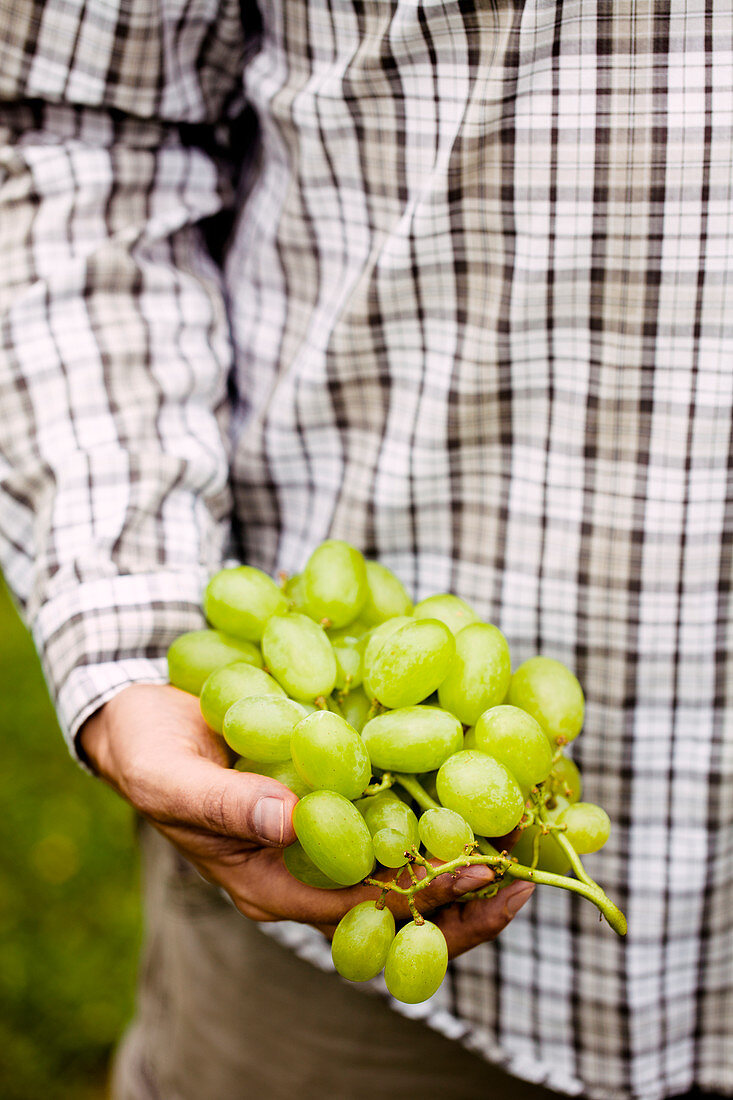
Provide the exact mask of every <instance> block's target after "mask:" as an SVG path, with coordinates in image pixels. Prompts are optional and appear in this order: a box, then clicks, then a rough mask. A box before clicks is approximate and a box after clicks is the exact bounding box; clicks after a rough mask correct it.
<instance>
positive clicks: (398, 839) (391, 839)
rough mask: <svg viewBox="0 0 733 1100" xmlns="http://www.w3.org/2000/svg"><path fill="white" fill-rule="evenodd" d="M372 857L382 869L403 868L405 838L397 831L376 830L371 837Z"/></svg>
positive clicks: (404, 862) (405, 859) (405, 847)
mask: <svg viewBox="0 0 733 1100" xmlns="http://www.w3.org/2000/svg"><path fill="white" fill-rule="evenodd" d="M372 844H373V845H374V855H375V856H376V857H377V862H378V863H381V864H382V866H383V867H391V868H396V867H404V866H405V864H406V863H407V856H406V855H405V852H406V851H408V848H407V845H406V844H405V838H404V836H403V834H402V833H401V832H400V831H399V829H377V831H376V833H374V835H373V837H372Z"/></svg>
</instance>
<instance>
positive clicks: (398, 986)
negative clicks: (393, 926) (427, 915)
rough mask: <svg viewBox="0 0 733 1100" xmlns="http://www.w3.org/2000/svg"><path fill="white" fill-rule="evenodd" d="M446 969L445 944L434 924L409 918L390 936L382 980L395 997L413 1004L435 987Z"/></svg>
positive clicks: (428, 994)
mask: <svg viewBox="0 0 733 1100" xmlns="http://www.w3.org/2000/svg"><path fill="white" fill-rule="evenodd" d="M447 969H448V945H447V944H446V942H445V936H444V935H443V933H442V932H441V931H440V929H439V928H438V926H437V924H432V923H431V922H430V921H427V920H426V921H423V923H422V924H416V923H415V922H414V921H410V923H409V924H406V925H405V926H404V928H401V929H400V931H399V932H398V933H397V935H396V936H395V938H394V939H393V940H392V943H391V945H390V948H389V951H388V953H387V961H386V962H385V964H384V980H385V983H386V985H387V989H388V990H389V991H390V993H391V994H392V996H393V997H394V998H395V999H396V1000H398V1001H402V1002H403V1004H408V1005H416V1004H419V1003H420V1002H421V1001H427V999H428V997H432V995H433V994H434V993H436V992H437V991H438V989H439V988H440V985H441V982H442V981H443V978H444V977H445V972H446V970H447Z"/></svg>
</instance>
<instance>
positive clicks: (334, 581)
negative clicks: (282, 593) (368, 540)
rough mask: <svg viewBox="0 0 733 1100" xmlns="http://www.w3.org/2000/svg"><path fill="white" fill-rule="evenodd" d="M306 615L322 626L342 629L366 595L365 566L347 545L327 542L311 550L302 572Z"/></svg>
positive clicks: (345, 543) (358, 555)
mask: <svg viewBox="0 0 733 1100" xmlns="http://www.w3.org/2000/svg"><path fill="white" fill-rule="evenodd" d="M303 592H304V593H305V599H306V607H307V611H308V614H309V615H310V616H311V618H313V619H315V620H316V622H319V623H322V625H323V626H333V627H340V626H346V624H347V623H350V622H352V620H353V619H355V618H356V616H357V615H358V614H359V612H360V611H361V609H362V607H363V606H364V603H365V602H366V598H367V595H368V589H367V575H366V563H365V561H364V558H363V557H362V556H361V554H360V553H359V551H358V550H356V549H355V548H354V547H353V546H349V544H348V542H341V541H339V540H338V539H327V540H326V542H322V543H321V545H320V546H319V547H318V548H317V549H316V550H314V551H313V553H312V554H311V556H310V557H309V558H308V561H307V563H306V566H305V569H304V570H303Z"/></svg>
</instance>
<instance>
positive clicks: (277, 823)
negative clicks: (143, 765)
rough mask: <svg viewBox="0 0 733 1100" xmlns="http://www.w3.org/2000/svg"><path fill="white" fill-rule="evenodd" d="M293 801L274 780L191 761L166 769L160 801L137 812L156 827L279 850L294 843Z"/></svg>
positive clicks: (151, 803) (294, 801) (195, 759)
mask: <svg viewBox="0 0 733 1100" xmlns="http://www.w3.org/2000/svg"><path fill="white" fill-rule="evenodd" d="M297 801H298V799H297V797H296V796H295V795H294V794H293V792H292V791H291V790H289V789H288V788H287V787H286V786H284V785H283V784H282V783H278V781H277V780H276V779H270V778H269V777H268V776H265V775H254V774H251V773H249V772H238V771H234V770H231V769H229V768H225V767H222V766H221V765H220V764H216V763H214V762H213V761H211V760H206V759H202V758H200V757H194V758H191V759H190V760H186V761H185V763H184V762H183V761H180V762H178V761H177V762H176V763H175V764H174V765H173V767H171V768H169V769H168V771H167V773H166V777H165V787H164V788H163V789H162V790H160V791H159V796H158V797H157V798H154V799H152V801H151V800H148V805H147V806H143V807H141V808H142V810H143V812H144V813H146V814H147V815H148V816H150V817H152V818H154V819H155V820H156V821H158V822H159V823H161V824H177V825H188V826H193V827H194V828H198V829H203V830H205V831H206V832H210V833H214V834H216V835H219V836H228V837H236V838H237V839H239V840H248V841H250V842H251V843H253V844H258V845H263V844H264V845H268V846H270V847H274V848H284V847H286V846H287V845H288V844H292V843H293V841H294V840H295V830H294V829H293V807H294V806H295V803H296V802H297Z"/></svg>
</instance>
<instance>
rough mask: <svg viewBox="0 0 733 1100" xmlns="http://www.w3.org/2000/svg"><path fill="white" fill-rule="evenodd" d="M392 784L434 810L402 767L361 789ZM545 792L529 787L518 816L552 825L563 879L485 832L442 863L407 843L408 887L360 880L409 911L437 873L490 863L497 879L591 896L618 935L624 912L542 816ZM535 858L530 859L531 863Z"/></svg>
mask: <svg viewBox="0 0 733 1100" xmlns="http://www.w3.org/2000/svg"><path fill="white" fill-rule="evenodd" d="M561 750H562V746H560V748H559V749H558V751H557V753H556V754H555V755H556V757H558V756H559V755H560V752H561ZM387 779H388V780H389V782H387V783H386V782H385V780H387ZM393 783H399V785H400V786H401V787H402V788H403V789H404V790H405V791H407V793H408V794H409V795H410V796H411V797H412V798H414V800H415V802H417V804H418V805H419V806H420V807H421V809H423V810H438V809H440V803H439V802H436V801H435V799H434V798H431V797H430V795H429V794H428V792H427V791H426V790H425V788H424V787H423V785H422V783H421V782H420V780H419V779H418V778H417V777H416V776H414V775H405V774H403V773H402V772H392V773H390V772H385V773H384V775H383V776H382V778H381V780H380V782H379V783H375V784H372V786H371V787H367V790H366V791H365V792H364V793H365V794H376V793H378V791H380V790H384V789H386V787H387V786H390V787H391V786H392V784H393ZM550 797H551V792H550V791H543V790H542V789H541V788H539V789H535V790H533V792H532V796H531V799H530V801H529V802H528V804H527V807H526V809H525V818H524V819H523V820H522V828H526V826H527V825H528V824H530V823H534V822H535V821H538V822H539V823H540V825H541V827H542V830H543V831H544V832H549V831H550V830H552V833H553V836H554V838H555V840H556V841H557V843H558V844H559V845H560V847H561V848H562V850H563V852H565V855H566V856H567V858H568V860H569V862H570V865H571V867H572V869H573V871H574V872H575V876H576V877H575V878H568V877H567V875H555V874H553V873H552V872H550V871H541V870H540V869H539V868H538V867H536V866H534V865H533V866H531V867H525V866H524V864H522V863H519V862H518V860H517V859H516V857H513V856H511V855H510V854H509V852H506V851H504V852H498V851H497V850H496V848H495V847H494V846H493V844H491V842H490V841H489V840H487V839H486V838H485V837H481V836H477V837H476V844H475V846H476V847H477V848H478V849H479V853H480V854H479V855H472V854H471V853H470V851H466V852H464V853H463V854H462V855H460V856H457V857H456V858H455V859H452V860H449V861H448V862H447V863H442V864H440V865H438V866H437V867H436V866H434V865H433V864H432V863H430V862H429V861H428V860H427V859H426V858H425V857H424V856H422V855H420V852H419V851H418V849H417V848H413V849H412V850H411V852H409V853H408V852H406V853H405V855H406V856H407V859H408V861H409V863H408V866H409V869H410V877H411V880H412V881H411V884H410V885H409V886H399V885H398V883H397V880H396V879H395V881H393V882H389V883H384V882H382V881H381V880H380V879H374V878H367V879H365V880H364V881H365V882H366V883H368V884H369V885H370V886H377V887H379V889H380V890H382V891H389V890H394V891H395V892H396V893H398V894H401V895H403V897H406V898H407V902H408V905H409V907H410V911H411V912H412V913H413V915H414V913H415V912H416V910H415V908H414V905H413V899H414V897H415V894H416V893H417V892H418V890H424V889H425V887H426V886H429V885H430V883H431V882H432V881H433V879H434V878H437V876H438V875H446V874H452V873H455V872H456V871H460V870H461V868H463V867H471V866H477V865H483V866H485V867H493V869H494V871H495V872H496V875H497V878H499V879H504V878H505V877H506V878H512V879H523V880H524V881H525V882H534V883H538V884H540V885H544V886H557V887H559V888H560V889H561V890H569V891H570V892H571V893H573V894H580V896H581V897H584V898H587V900H588V901H592V902H593V904H594V905H595V906H597V908H598V909H599V910H600V911H601V913H602V914H603V916H604V917H605V918H606V920H607V921H608V923H609V924H610V925H611V928H613V930H614V932H617V933H618V934H619V936H625V935H626V929H627V924H626V917H625V916H624V914H623V913H622V912H621V910H620V909H619V908H618V906H617V905H615V904H614V903H613V902H612V901H611V899H610V898H609V897H608V895H607V894H606V893H605V892H604V891H603V890H602V889H601V887H600V886H599V885H598V883H597V882H595V881H594V880H593V879H592V878H591V877H590V875H589V874H588V872H587V871H586V869H585V867H584V866H583V864H582V862H581V859H580V856H579V855H578V853H577V852H576V851H575V848H574V847H573V846H572V844H571V843H570V841H569V840H568V838H567V837H566V836H565V835H564V830H563V829H562V828H556V827H555V826H553V825H552V824H551V823H550V822H548V821H547V816H546V804H547V802H548V800H549V798H550ZM525 819H526V820H525ZM537 854H538V853H537ZM535 859H536V855H535ZM535 859H533V861H532V862H533V864H534V862H535ZM415 863H417V864H418V865H419V866H421V867H422V868H423V870H424V872H425V873H424V876H423V877H422V878H420V879H418V878H417V876H416V874H415V871H414V869H413V867H412V864H415ZM502 884H503V883H501V882H498V883H496V882H495V883H491V884H489V885H488V886H486V887H484V888H483V889H481V890H475V891H472V892H471V893H470V894H466V895H464V899H462V900H466V901H468V900H469V899H471V898H474V897H481V898H485V897H491V896H492V895H493V894H494V893H496V891H497V890H498V889H500V888H501V886H502ZM385 896H386V895H385Z"/></svg>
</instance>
